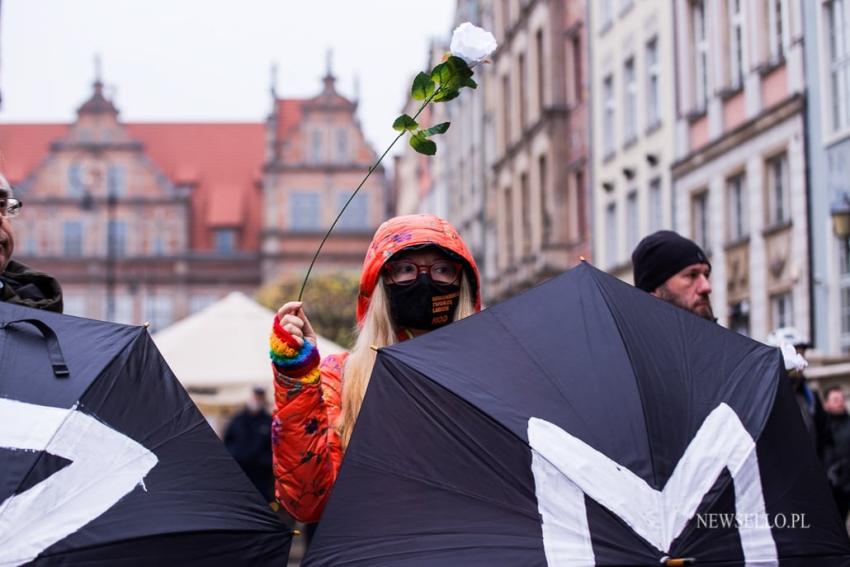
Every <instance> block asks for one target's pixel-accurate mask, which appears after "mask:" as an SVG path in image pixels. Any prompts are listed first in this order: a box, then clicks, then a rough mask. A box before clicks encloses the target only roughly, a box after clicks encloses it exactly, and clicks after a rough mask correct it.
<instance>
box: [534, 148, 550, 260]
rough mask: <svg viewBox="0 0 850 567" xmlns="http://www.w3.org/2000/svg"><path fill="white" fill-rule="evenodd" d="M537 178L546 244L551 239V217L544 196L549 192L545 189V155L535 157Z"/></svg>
mask: <svg viewBox="0 0 850 567" xmlns="http://www.w3.org/2000/svg"><path fill="white" fill-rule="evenodd" d="M537 179H538V180H539V182H540V218H541V219H542V224H543V244H544V245H546V244H548V243H549V241H550V240H551V239H552V218H551V217H550V216H549V210H548V209H547V208H546V200H547V197H546V196H547V195H548V194H549V193H548V189H547V183H548V171H547V164H546V156H545V155H542V156H540V157H539V158H537Z"/></svg>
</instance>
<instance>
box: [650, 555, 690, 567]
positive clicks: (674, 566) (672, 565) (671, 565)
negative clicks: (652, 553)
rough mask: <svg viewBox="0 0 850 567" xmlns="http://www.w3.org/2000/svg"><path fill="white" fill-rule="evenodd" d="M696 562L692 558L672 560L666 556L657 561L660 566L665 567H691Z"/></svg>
mask: <svg viewBox="0 0 850 567" xmlns="http://www.w3.org/2000/svg"><path fill="white" fill-rule="evenodd" d="M696 562H697V560H696V559H695V558H693V557H677V558H673V557H669V556H667V555H665V556H664V557H662V558H661V561H659V563H661V564H662V565H666V566H667V567H681V566H683V565H693V564H694V563H696Z"/></svg>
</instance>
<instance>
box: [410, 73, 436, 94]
mask: <svg viewBox="0 0 850 567" xmlns="http://www.w3.org/2000/svg"><path fill="white" fill-rule="evenodd" d="M435 88H436V85H435V84H434V81H433V80H431V77H429V76H428V74H427V73H419V74H418V75H416V78H415V79H413V87H412V88H411V89H410V96H412V97H413V98H414V99H415V100H425V99H426V98H428V97H429V96H431V95H432V94H434V89H435Z"/></svg>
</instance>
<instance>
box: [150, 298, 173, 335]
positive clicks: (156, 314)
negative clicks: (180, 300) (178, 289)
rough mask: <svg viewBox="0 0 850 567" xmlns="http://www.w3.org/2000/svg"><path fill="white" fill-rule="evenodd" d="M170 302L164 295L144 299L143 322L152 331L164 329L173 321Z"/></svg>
mask: <svg viewBox="0 0 850 567" xmlns="http://www.w3.org/2000/svg"><path fill="white" fill-rule="evenodd" d="M172 303H173V302H172V300H171V298H170V297H167V296H164V295H151V296H148V297H146V298H145V321H147V322H149V323H150V324H151V330H152V331H158V330H161V329H164V328H165V327H167V326H168V325H170V324H171V321H172V320H173V313H172Z"/></svg>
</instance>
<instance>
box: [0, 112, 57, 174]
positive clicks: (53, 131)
mask: <svg viewBox="0 0 850 567" xmlns="http://www.w3.org/2000/svg"><path fill="white" fill-rule="evenodd" d="M68 128H69V125H68V124H2V125H0V171H2V172H3V174H4V175H5V176H6V178H7V179H8V180H9V183H11V184H12V185H15V184H17V183H20V182H21V181H23V180H24V177H26V175H27V174H29V172H31V171H32V170H33V169H35V168H36V167H37V166H38V164H39V163H41V160H43V159H44V158H45V157H47V152H48V149H49V147H50V142H52V141H53V140H55V139H57V138H61V137H63V136H65V135H66V134H67V133H68Z"/></svg>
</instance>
